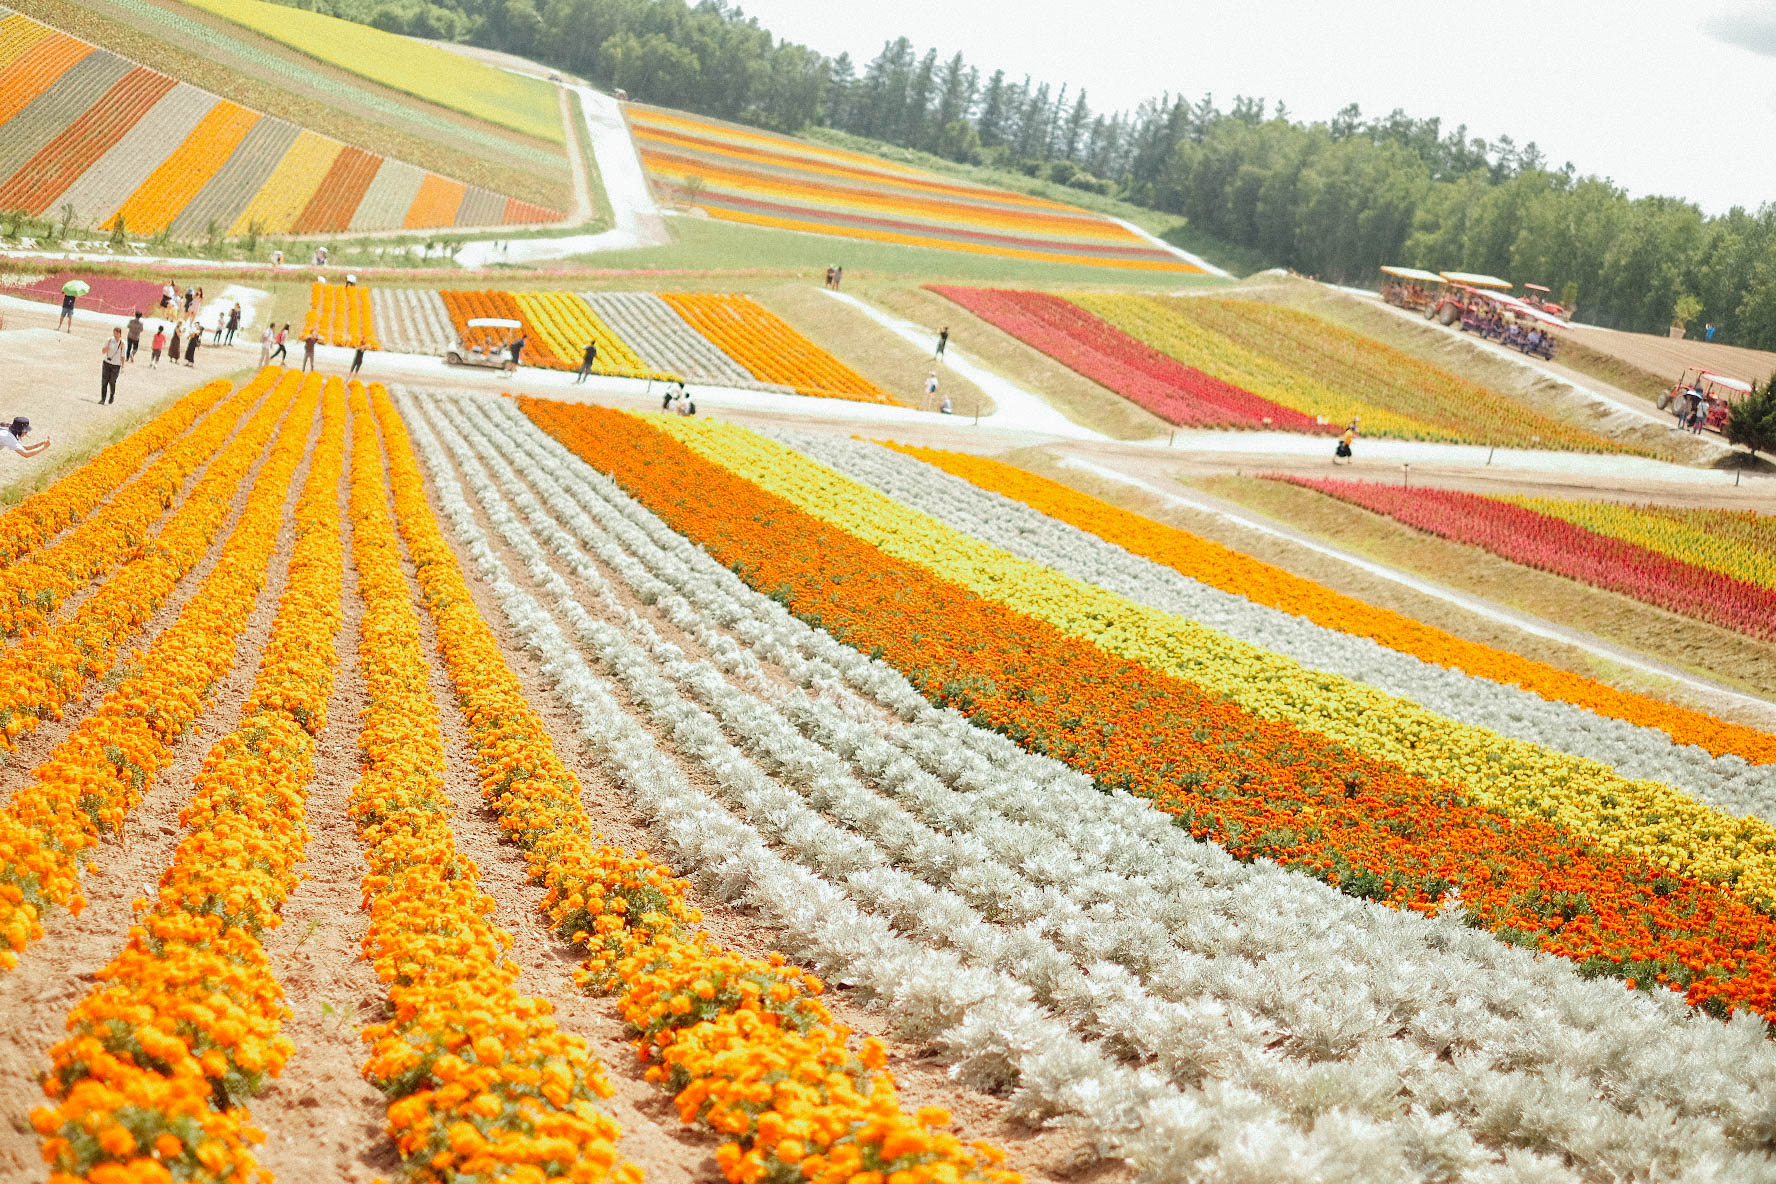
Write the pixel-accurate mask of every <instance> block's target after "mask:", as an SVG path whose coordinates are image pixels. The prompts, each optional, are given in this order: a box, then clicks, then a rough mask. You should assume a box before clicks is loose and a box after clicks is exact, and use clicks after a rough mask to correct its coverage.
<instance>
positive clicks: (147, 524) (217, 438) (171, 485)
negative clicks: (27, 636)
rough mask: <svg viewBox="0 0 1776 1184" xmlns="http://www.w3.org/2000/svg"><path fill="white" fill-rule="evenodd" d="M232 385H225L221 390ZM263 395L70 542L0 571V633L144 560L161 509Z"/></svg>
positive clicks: (188, 443)
mask: <svg viewBox="0 0 1776 1184" xmlns="http://www.w3.org/2000/svg"><path fill="white" fill-rule="evenodd" d="M228 386H229V383H228V382H227V381H226V380H223V382H222V387H223V389H224V390H226V389H228ZM263 393H264V388H263V387H261V386H259V385H258V384H249V385H248V386H246V387H244V388H242V390H241V391H240V393H238V394H236V395H235V396H234V397H233V398H232V399H229V400H228V401H227V402H226V403H223V404H222V406H221V407H220V408H219V409H218V410H217V412H216V414H215V415H213V416H211V417H210V418H209V420H208V421H206V422H205V423H204V425H203V426H202V427H201V428H199V429H198V430H197V431H195V432H193V433H191V434H190V435H188V436H185V437H184V438H183V439H180V440H177V441H175V442H174V443H172V444H171V445H170V446H169V447H168V448H167V449H166V450H165V451H164V452H163V453H162V454H161V456H160V458H159V459H158V460H156V461H155V462H154V463H153V464H152V465H150V466H148V468H147V469H145V470H144V471H143V472H142V473H140V474H139V475H137V476H136V477H135V478H134V479H133V480H131V481H130V482H129V484H127V485H125V486H124V487H123V488H122V489H120V490H118V491H117V493H116V494H115V496H113V497H112V498H111V500H110V501H108V502H106V503H105V505H103V506H102V507H100V508H99V510H98V511H97V512H96V513H94V514H93V515H92V517H90V518H88V519H87V520H86V521H85V522H82V523H81V524H80V525H79V526H78V527H76V528H75V529H74V530H73V531H71V532H70V533H69V534H68V535H67V536H65V537H63V538H61V539H58V540H56V541H55V542H54V543H53V544H51V545H50V546H48V547H44V548H42V549H40V550H38V551H37V552H36V553H34V554H33V555H31V556H30V558H28V559H27V560H25V561H24V562H23V563H20V564H17V565H15V566H13V567H9V568H6V569H4V570H0V633H6V634H18V633H25V632H34V631H36V630H39V629H42V628H43V627H44V626H46V625H47V624H48V622H49V619H50V618H51V617H52V616H53V615H54V614H55V611H56V609H57V608H58V607H60V605H61V603H62V601H64V600H66V599H67V598H68V597H69V596H72V595H73V594H74V593H76V592H78V591H79V590H80V589H82V588H84V587H86V585H87V584H89V583H91V582H92V581H93V580H94V579H96V578H98V577H99V576H101V575H103V574H104V573H105V572H107V571H110V570H111V569H112V568H113V567H116V566H118V565H120V564H124V563H128V562H129V561H130V560H132V559H134V558H135V557H136V556H137V555H139V554H141V552H142V548H143V547H144V546H146V545H147V544H148V542H149V539H150V538H151V537H152V535H153V531H154V526H155V524H156V523H158V522H159V521H160V518H161V515H162V514H164V513H165V512H166V508H167V507H168V506H170V505H172V503H173V499H174V498H176V497H177V496H178V495H179V493H180V491H181V490H183V489H184V488H185V481H186V478H188V477H190V476H191V474H192V473H193V472H195V471H197V470H198V469H200V468H202V467H203V466H204V464H205V463H206V462H208V461H209V459H210V457H211V456H213V455H215V453H216V451H217V450H218V449H220V448H221V447H222V445H223V444H224V443H226V442H227V440H228V436H229V433H230V432H232V431H233V430H234V428H235V426H236V424H237V422H238V421H239V420H240V418H241V416H242V415H243V414H245V412H246V411H247V410H248V409H249V408H251V407H252V406H253V404H254V403H255V402H257V401H258V399H259V396H260V395H261V394H263Z"/></svg>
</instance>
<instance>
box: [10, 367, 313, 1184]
mask: <svg viewBox="0 0 1776 1184" xmlns="http://www.w3.org/2000/svg"><path fill="white" fill-rule="evenodd" d="M304 407H305V408H308V409H309V410H310V413H311V416H312V407H311V405H310V401H309V400H307V399H305V401H304ZM308 422H309V418H305V417H304V416H303V413H302V409H299V410H298V412H297V415H296V417H295V419H294V420H293V421H292V430H291V431H290V432H289V433H287V435H286V441H288V442H291V443H304V444H305V443H306V441H307V437H308V432H307V426H308ZM344 427H345V391H344V385H343V383H341V382H340V380H339V379H337V378H332V379H328V380H327V383H326V388H325V391H324V403H323V412H322V421H321V436H320V441H319V443H318V444H317V446H316V448H315V453H314V459H313V462H312V463H311V465H310V467H309V473H308V478H307V480H306V482H305V483H304V485H303V489H302V494H301V497H300V498H299V499H298V501H297V504H296V507H295V512H294V516H295V529H296V543H295V546H294V548H293V549H292V552H291V556H290V565H289V575H288V578H287V580H286V586H285V590H284V595H283V598H282V601H281V603H280V604H279V607H278V615H277V618H276V620H275V622H274V623H273V625H272V633H271V638H270V640H269V642H268V644H267V645H266V648H265V654H264V657H263V659H262V660H261V663H260V667H259V676H258V681H257V683H256V685H255V686H254V689H253V693H252V695H251V697H250V698H249V699H248V700H247V703H246V705H245V707H244V708H243V709H242V717H241V723H240V726H239V727H237V728H236V729H235V730H234V731H233V732H230V733H229V734H228V735H227V736H224V737H223V738H222V739H221V740H220V741H218V742H217V743H216V745H215V746H214V747H213V748H212V749H211V750H210V752H209V755H208V756H207V757H206V758H205V761H204V766H203V769H202V771H201V772H199V774H198V776H197V782H196V786H195V791H194V794H193V797H192V801H191V803H190V804H189V805H188V806H186V808H185V810H184V811H183V813H182V814H181V816H180V818H181V821H182V822H183V823H184V825H185V826H186V827H187V828H189V831H188V833H187V834H186V836H185V838H184V840H183V841H182V842H181V843H180V844H179V847H178V850H177V851H176V852H175V853H174V856H173V860H172V864H171V866H170V867H169V868H168V869H167V870H166V872H164V873H163V874H162V875H161V877H160V891H159V896H158V899H157V900H156V901H155V902H154V904H153V905H152V906H148V903H147V902H146V901H138V902H137V904H138V908H141V909H145V910H146V911H145V915H144V916H143V917H142V919H141V920H140V922H139V923H138V924H136V925H135V926H134V927H133V928H132V929H131V930H130V935H129V942H128V944H127V945H126V946H125V948H124V950H123V952H122V953H120V954H119V955H118V956H117V957H116V958H115V959H113V960H112V962H111V964H110V965H109V966H107V967H106V968H105V969H104V970H102V971H100V972H99V976H98V977H99V982H100V986H98V987H97V988H95V989H94V990H93V991H92V992H91V993H90V994H89V995H88V996H87V997H86V998H85V999H83V1000H82V1001H81V1002H80V1003H79V1004H77V1005H76V1006H75V1007H74V1009H73V1011H72V1012H71V1013H70V1015H69V1017H68V1025H67V1027H68V1032H69V1036H68V1038H67V1039H65V1040H63V1041H62V1042H61V1043H60V1044H57V1045H56V1046H55V1047H54V1048H53V1049H51V1050H50V1071H49V1073H48V1074H47V1075H46V1077H45V1078H44V1083H43V1088H44V1093H45V1094H46V1095H47V1096H48V1097H49V1099H50V1102H51V1104H50V1105H48V1106H44V1107H41V1108H39V1109H38V1110H37V1111H35V1112H34V1113H33V1114H32V1116H31V1120H32V1123H33V1125H34V1126H35V1127H36V1129H37V1131H38V1132H39V1133H40V1134H41V1135H42V1136H43V1156H44V1159H45V1161H46V1162H47V1163H49V1165H50V1166H51V1170H52V1174H51V1177H50V1179H51V1182H52V1184H75V1182H76V1181H91V1182H92V1184H106V1182H107V1181H112V1180H118V1181H123V1180H127V1181H130V1182H131V1184H172V1181H173V1180H175V1179H178V1180H199V1179H221V1178H226V1177H227V1176H229V1175H231V1174H232V1175H235V1176H237V1177H242V1178H250V1177H251V1175H252V1173H253V1172H254V1170H255V1168H256V1166H257V1165H256V1163H255V1161H254V1158H253V1156H252V1153H251V1152H250V1151H249V1150H248V1147H249V1145H250V1144H251V1143H252V1142H254V1141H256V1139H257V1138H258V1132H257V1131H255V1130H253V1128H252V1127H251V1126H249V1125H248V1122H249V1116H248V1113H247V1109H246V1107H245V1105H244V1104H243V1103H244V1101H245V1099H247V1098H249V1097H251V1096H253V1095H254V1094H256V1093H258V1092H259V1090H260V1089H261V1088H262V1087H263V1086H264V1083H265V1081H266V1080H267V1079H268V1078H269V1077H271V1076H275V1075H276V1074H277V1073H278V1072H279V1071H280V1069H281V1068H282V1067H283V1064H284V1063H285V1061H286V1060H287V1059H288V1058H289V1057H290V1055H291V1054H292V1052H293V1051H294V1050H293V1046H292V1045H291V1042H290V1040H289V1038H288V1037H286V1036H284V1035H282V1034H281V1031H280V1029H281V1026H282V1021H283V1019H284V1018H285V1016H286V1015H287V1014H288V1013H287V1010H286V1008H285V1007H284V1000H283V992H282V991H281V989H280V988H279V986H278V984H277V982H276V980H275V979H274V977H273V976H272V972H271V966H270V962H269V959H268V958H267V957H266V953H265V950H264V948H263V946H262V945H261V944H260V943H261V940H262V938H263V936H264V934H265V933H266V932H267V931H268V930H270V929H272V928H275V927H276V926H277V924H278V922H279V915H278V910H279V908H280V907H281V906H282V905H283V902H284V901H285V899H286V898H287V897H288V896H289V894H290V892H291V891H292V890H293V889H294V888H295V886H296V884H297V883H298V882H299V880H300V876H299V874H298V872H297V871H296V865H297V864H298V863H299V862H300V861H301V859H302V856H303V850H304V844H305V842H306V839H307V831H306V827H305V825H304V818H305V815H304V810H303V805H304V798H305V793H306V790H307V787H308V783H309V781H310V780H311V779H312V777H313V775H314V751H315V737H316V735H317V734H318V733H319V732H320V730H321V729H322V728H323V727H324V726H325V725H326V718H327V717H326V708H327V699H328V696H329V695H331V694H332V690H333V675H334V670H335V667H336V665H337V662H336V658H335V652H334V644H333V643H334V638H335V636H336V635H337V633H338V630H339V626H340V624H341V622H342V620H343V613H342V612H341V608H340V593H341V577H342V574H343V572H342V568H343V552H342V547H341V543H340V515H339V477H340V472H341V467H342V461H343V455H344V453H343V449H344ZM297 455H300V454H299V453H298V454H297ZM279 471H280V472H281V471H282V470H281V466H280V470H279ZM277 517H279V518H281V515H277Z"/></svg>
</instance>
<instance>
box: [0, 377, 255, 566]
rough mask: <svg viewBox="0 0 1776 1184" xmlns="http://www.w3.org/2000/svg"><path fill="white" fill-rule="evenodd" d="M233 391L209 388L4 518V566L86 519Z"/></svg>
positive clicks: (0, 552)
mask: <svg viewBox="0 0 1776 1184" xmlns="http://www.w3.org/2000/svg"><path fill="white" fill-rule="evenodd" d="M232 389H234V388H233V385H232V384H231V383H230V382H229V381H228V380H227V379H225V378H219V379H217V380H216V381H215V382H208V383H205V384H204V385H203V386H200V387H198V388H197V389H196V390H194V391H192V392H191V393H190V394H189V395H186V396H185V397H184V398H182V399H180V400H179V401H178V402H177V403H174V404H173V405H172V406H171V407H168V408H167V409H166V410H165V411H162V412H161V413H160V414H159V415H157V416H155V417H154V418H153V419H151V420H149V421H148V422H147V423H145V424H143V425H142V426H141V427H139V428H137V429H136V430H135V431H133V432H131V433H130V434H129V435H127V436H125V437H124V438H123V439H121V440H119V441H118V442H117V443H115V444H113V445H111V446H110V447H109V448H107V449H105V450H104V451H103V452H101V453H99V454H98V455H97V456H95V457H93V458H92V459H91V460H89V461H87V462H86V463H85V464H83V465H81V466H80V467H79V468H77V469H75V470H74V471H73V472H72V473H69V474H68V475H67V476H65V477H63V478H62V479H61V480H59V481H57V482H56V483H55V484H54V485H51V486H50V487H49V488H48V489H45V490H42V491H40V492H38V493H34V494H32V495H31V496H30V497H28V498H26V499H25V500H24V501H22V502H20V503H19V504H18V505H16V506H13V507H12V508H11V509H9V510H7V511H6V512H5V513H4V514H0V565H3V564H10V563H17V562H18V561H19V560H20V559H21V558H23V557H24V556H25V555H26V554H28V553H30V552H31V551H32V550H34V549H35V548H37V547H40V546H42V545H43V544H44V543H46V542H48V541H49V540H50V539H52V538H54V537H55V536H56V535H58V534H60V533H61V532H62V531H64V530H66V529H67V528H68V527H70V526H72V525H74V523H76V522H78V521H80V520H81V519H82V518H84V517H86V515H87V514H89V513H91V512H92V508H93V507H94V506H96V505H98V504H99V503H100V502H102V501H104V500H105V499H106V498H108V497H110V496H111V494H112V492H113V491H115V490H116V489H117V487H118V486H119V485H121V484H122V483H123V482H124V481H126V480H128V479H129V476H130V474H131V473H134V472H135V471H136V470H138V469H140V468H141V467H142V462H143V461H145V460H147V459H148V457H150V456H151V455H153V454H154V453H156V452H159V451H160V450H161V449H163V448H165V447H166V446H167V445H168V444H170V443H172V442H173V441H174V440H176V439H178V438H179V436H181V435H183V434H184V432H185V429H187V428H189V427H190V426H191V425H192V424H193V423H195V422H197V419H198V417H199V416H201V415H203V413H204V412H206V411H208V410H209V409H210V408H212V407H214V406H215V405H216V404H217V402H219V401H220V400H221V399H222V397H223V396H224V395H226V394H228V392H229V391H230V390H232Z"/></svg>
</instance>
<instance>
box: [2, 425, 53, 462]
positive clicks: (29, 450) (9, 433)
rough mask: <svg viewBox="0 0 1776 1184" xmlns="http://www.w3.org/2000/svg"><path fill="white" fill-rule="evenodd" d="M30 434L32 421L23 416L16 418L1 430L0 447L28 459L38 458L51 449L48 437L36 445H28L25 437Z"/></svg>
mask: <svg viewBox="0 0 1776 1184" xmlns="http://www.w3.org/2000/svg"><path fill="white" fill-rule="evenodd" d="M30 434H31V421H30V420H28V419H26V418H25V417H24V416H22V415H17V416H14V417H13V420H12V423H11V424H9V425H8V426H6V427H4V428H0V447H5V448H10V449H12V450H13V451H14V452H16V453H18V454H19V455H20V456H22V457H25V458H26V459H29V458H31V457H33V456H36V455H37V454H38V453H39V452H42V451H43V450H44V449H46V448H48V447H49V445H50V439H49V437H48V436H45V437H43V439H41V440H39V441H37V443H35V444H26V443H25V437H26V436H28V435H30Z"/></svg>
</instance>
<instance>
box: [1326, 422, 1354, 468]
mask: <svg viewBox="0 0 1776 1184" xmlns="http://www.w3.org/2000/svg"><path fill="white" fill-rule="evenodd" d="M1356 438H1357V421H1356V420H1354V419H1353V420H1351V422H1350V427H1348V428H1345V429H1344V434H1343V435H1342V436H1340V437H1338V447H1337V448H1334V449H1333V450H1332V463H1333V464H1337V463H1339V461H1341V460H1342V461H1343V462H1344V463H1345V464H1349V463H1350V462H1351V444H1352V443H1354V442H1355V441H1356Z"/></svg>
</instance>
